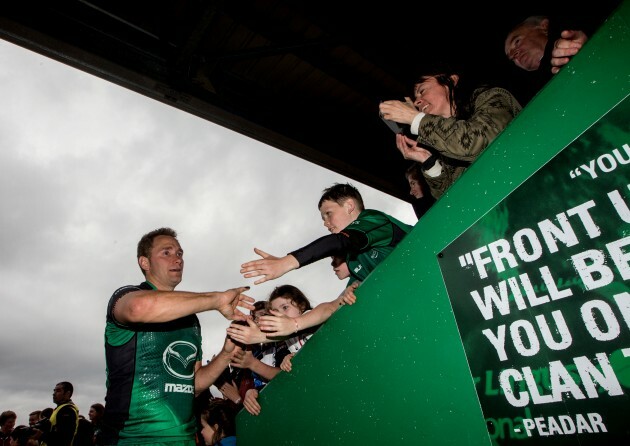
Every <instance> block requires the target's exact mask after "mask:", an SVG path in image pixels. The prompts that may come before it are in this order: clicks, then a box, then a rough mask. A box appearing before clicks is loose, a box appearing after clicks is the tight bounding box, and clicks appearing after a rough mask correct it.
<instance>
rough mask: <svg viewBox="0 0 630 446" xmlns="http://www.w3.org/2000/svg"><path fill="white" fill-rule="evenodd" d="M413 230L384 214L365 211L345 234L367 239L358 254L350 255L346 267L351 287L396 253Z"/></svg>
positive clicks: (372, 210)
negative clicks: (356, 233)
mask: <svg viewBox="0 0 630 446" xmlns="http://www.w3.org/2000/svg"><path fill="white" fill-rule="evenodd" d="M412 229H413V226H411V225H408V224H406V223H403V222H401V221H400V220H398V219H396V218H394V217H392V216H391V215H388V214H386V213H384V212H381V211H377V210H374V209H365V210H364V211H363V212H361V213H360V214H359V216H358V217H357V219H356V220H354V221H353V222H352V223H350V224H349V225H348V226H347V227H346V228H345V229H344V230H343V231H342V232H345V231H359V232H361V233H363V234H365V236H366V237H367V243H366V244H365V246H363V247H362V248H361V250H360V251H358V252H349V253H348V254H347V255H346V263H347V264H348V269H349V270H350V274H351V277H350V280H348V285H350V284H351V283H352V282H355V281H357V280H361V281H363V280H365V279H366V277H367V276H368V275H369V274H370V273H371V272H372V271H374V269H375V268H376V266H377V265H378V264H379V263H381V262H382V261H383V260H385V258H386V257H387V256H388V255H389V254H390V253H391V252H392V251H393V250H394V248H395V247H396V246H397V245H398V243H399V242H400V241H401V240H402V238H403V237H404V236H405V235H406V234H408V233H409V232H410V231H411V230H412Z"/></svg>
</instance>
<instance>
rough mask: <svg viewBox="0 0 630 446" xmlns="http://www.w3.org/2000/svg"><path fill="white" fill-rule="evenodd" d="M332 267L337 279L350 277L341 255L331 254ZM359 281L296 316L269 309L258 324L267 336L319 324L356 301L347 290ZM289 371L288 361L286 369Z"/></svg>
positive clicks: (284, 334) (354, 286)
mask: <svg viewBox="0 0 630 446" xmlns="http://www.w3.org/2000/svg"><path fill="white" fill-rule="evenodd" d="M330 264H331V265H332V267H333V271H334V272H335V275H336V276H337V277H338V278H339V280H343V279H347V278H348V277H350V271H349V270H348V264H347V263H346V262H345V260H344V259H343V258H342V257H339V256H333V258H332V262H331V263H330ZM360 283H361V282H358V281H355V282H353V283H352V284H351V285H350V286H349V287H348V288H346V290H344V292H343V293H341V295H339V297H338V298H337V299H335V300H333V301H330V302H322V303H321V304H319V305H317V306H316V307H315V308H313V309H312V310H310V311H306V312H303V313H302V314H300V315H298V316H288V315H285V314H283V313H282V312H279V311H274V310H273V309H270V313H271V314H270V315H265V316H261V317H260V318H259V319H258V326H259V327H260V329H261V330H264V331H265V332H267V334H268V336H272V337H274V338H275V337H277V336H287V335H290V334H292V333H295V330H296V329H297V330H306V329H307V328H311V327H315V326H319V325H321V324H323V323H324V322H326V321H327V320H328V319H329V318H330V317H331V316H332V315H333V313H335V312H336V311H337V310H338V309H339V308H340V307H341V306H342V305H345V304H348V305H352V304H354V303H355V301H356V297H355V296H354V293H352V294H350V293H349V291H348V290H352V291H354V289H355V288H356V287H357V286H358V285H359V284H360ZM282 370H284V371H285V372H290V371H291V367H290V363H289V366H288V370H285V368H283V369H282Z"/></svg>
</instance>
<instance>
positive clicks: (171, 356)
mask: <svg viewBox="0 0 630 446" xmlns="http://www.w3.org/2000/svg"><path fill="white" fill-rule="evenodd" d="M196 357H197V347H196V346H195V345H194V344H191V343H190V342H184V341H175V342H171V343H170V344H169V346H168V347H166V349H165V350H164V353H163V354H162V363H163V364H164V368H165V369H166V371H167V372H168V373H169V375H171V376H173V377H175V378H181V379H192V378H193V377H194V376H195V368H194V367H193V366H191V363H194V362H195V358H196Z"/></svg>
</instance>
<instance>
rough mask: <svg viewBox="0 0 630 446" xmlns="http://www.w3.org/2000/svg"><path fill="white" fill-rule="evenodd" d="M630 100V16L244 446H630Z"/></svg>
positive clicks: (348, 319) (515, 136)
mask: <svg viewBox="0 0 630 446" xmlns="http://www.w3.org/2000/svg"><path fill="white" fill-rule="evenodd" d="M629 93H630V2H628V1H626V2H624V3H623V4H622V5H621V6H620V7H619V8H618V9H617V10H616V11H615V13H614V14H613V15H612V16H611V17H609V19H608V20H607V21H606V22H605V23H604V24H603V26H602V27H601V28H600V29H599V31H598V32H597V33H596V34H595V35H594V36H592V38H591V39H590V40H589V41H588V42H587V44H586V45H585V47H584V48H583V49H582V51H581V52H580V53H579V54H578V55H577V56H576V57H575V58H574V59H573V60H572V62H571V63H570V64H569V65H568V66H566V67H565V68H564V69H563V70H562V71H561V72H560V73H559V74H558V75H557V76H555V77H554V79H553V80H552V81H551V82H550V83H549V84H548V85H547V86H546V87H545V88H544V89H543V90H541V92H540V93H539V94H538V95H537V96H536V97H535V98H534V100H533V101H531V102H530V104H529V105H528V106H527V107H526V108H525V109H524V110H523V111H522V112H521V114H520V115H519V116H518V117H517V118H516V119H515V120H514V121H513V122H512V123H511V124H510V126H509V127H508V128H507V129H506V130H505V131H504V132H503V133H502V134H501V135H500V136H499V137H498V138H497V139H496V140H495V141H494V143H493V144H492V145H491V146H490V147H489V148H488V149H486V151H485V152H484V153H483V154H482V155H481V156H480V157H479V159H478V160H477V161H476V162H475V164H474V165H473V166H472V167H471V168H470V169H469V170H468V171H467V172H466V174H465V175H463V176H462V177H461V179H460V180H459V181H458V182H457V183H456V184H455V185H453V186H452V187H451V188H450V189H449V191H448V193H447V194H446V195H445V196H444V197H443V198H442V199H440V200H439V201H438V202H437V203H436V205H435V206H434V207H433V208H432V209H431V210H429V212H428V213H427V214H426V215H425V216H424V217H423V218H422V219H421V220H420V221H419V222H418V223H417V224H416V226H415V228H414V229H413V231H412V232H411V234H410V235H409V236H408V237H407V238H406V239H405V240H404V241H403V243H401V244H400V245H399V246H398V248H397V249H396V250H395V251H394V252H393V253H392V254H391V255H390V257H388V259H387V260H386V261H385V262H384V263H383V264H381V265H380V266H379V268H378V269H377V270H376V271H374V272H373V273H372V274H371V275H370V277H369V278H368V279H367V280H366V281H365V282H364V283H363V284H362V285H361V287H360V288H359V290H358V291H357V296H358V302H357V304H355V305H353V306H351V307H347V306H346V307H343V308H341V309H340V310H339V311H338V312H337V313H335V314H334V315H333V317H332V318H331V319H330V320H329V321H328V322H326V324H325V325H324V326H323V327H322V328H321V329H320V330H319V331H318V332H317V333H316V334H315V335H314V336H313V337H312V338H311V339H310V340H309V342H308V343H307V344H306V345H305V347H304V348H303V349H302V350H301V351H300V352H299V354H298V355H297V356H296V357H295V358H294V359H293V371H292V372H291V373H284V372H282V373H280V374H279V375H278V376H277V377H276V378H275V379H274V380H273V381H272V382H270V383H269V384H268V385H267V387H266V388H265V389H264V390H263V391H262V392H261V394H260V397H259V401H260V403H261V405H262V413H261V415H260V416H258V417H254V416H251V415H249V414H248V413H247V412H245V411H242V412H241V413H240V414H239V416H238V419H237V422H238V443H239V445H240V446H249V445H257V446H260V445H300V446H304V445H322V444H327V445H333V444H339V445H377V444H383V445H396V444H413V445H422V444H427V445H458V446H461V445H475V446H477V445H484V444H486V445H490V444H500V445H508V444H532V445H533V444H554V445H556V444H562V445H581V446H583V445H596V444H597V445H601V444H606V445H617V444H618V445H621V444H630V423H628V422H627V421H625V419H626V418H627V414H628V413H629V412H630V404H629V401H628V395H627V393H628V391H629V389H630V358H629V356H630V289H629V287H628V279H630V246H629V245H630V237H629V236H630V225H629V223H630V210H629V206H630V190H629V184H628V178H630V175H629V171H630V125H629V122H630V119H629V117H630V99H629V98H628V95H629ZM368 205H369V203H368Z"/></svg>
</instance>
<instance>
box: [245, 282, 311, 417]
mask: <svg viewBox="0 0 630 446" xmlns="http://www.w3.org/2000/svg"><path fill="white" fill-rule="evenodd" d="M267 308H268V309H269V310H270V311H273V312H274V313H276V314H281V315H283V316H284V317H285V318H286V319H287V320H291V321H295V318H296V317H299V316H300V315H302V314H304V313H306V312H308V311H310V310H311V303H310V302H309V300H308V299H307V298H306V296H305V295H304V293H302V291H301V290H300V289H299V288H297V287H294V286H293V285H281V286H279V287H276V288H275V289H274V290H273V291H272V292H271V294H270V295H269V301H268V303H267ZM263 317H265V316H261V319H262V318H263ZM317 328H319V326H316V327H313V328H312V329H310V330H297V329H295V330H294V332H293V333H292V334H293V336H291V337H288V338H286V339H285V340H284V343H285V344H286V346H287V348H288V354H287V355H286V356H284V359H282V364H281V365H280V368H281V369H282V370H285V371H290V370H291V358H293V356H294V355H295V354H296V353H297V352H298V351H299V350H300V349H301V348H302V346H303V345H304V344H305V343H306V341H308V340H309V339H310V337H311V336H312V335H313V333H314V332H315V331H316V330H317ZM298 331H299V333H298ZM277 359H278V358H276V360H277ZM276 364H277V362H276ZM258 394H259V391H258V389H251V390H248V391H247V393H246V394H245V399H244V400H243V407H244V408H245V410H247V411H248V412H249V413H251V414H252V415H259V414H260V410H261V407H260V403H259V402H258Z"/></svg>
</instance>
